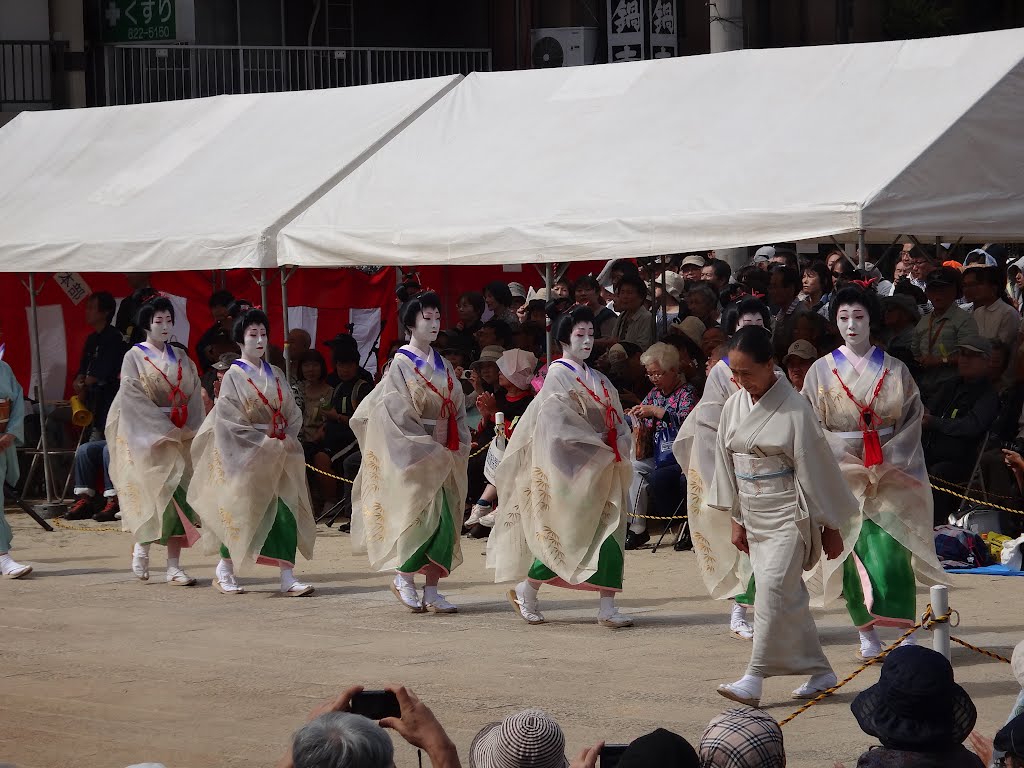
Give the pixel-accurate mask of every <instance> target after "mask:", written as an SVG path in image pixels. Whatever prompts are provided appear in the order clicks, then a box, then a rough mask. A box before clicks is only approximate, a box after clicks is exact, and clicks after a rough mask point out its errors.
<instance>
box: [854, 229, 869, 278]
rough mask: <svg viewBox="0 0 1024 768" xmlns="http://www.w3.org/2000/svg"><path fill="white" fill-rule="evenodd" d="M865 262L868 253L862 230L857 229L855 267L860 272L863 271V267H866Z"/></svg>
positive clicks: (866, 261)
mask: <svg viewBox="0 0 1024 768" xmlns="http://www.w3.org/2000/svg"><path fill="white" fill-rule="evenodd" d="M867 263H868V254H867V251H866V250H865V245H864V230H863V229H859V230H857V269H859V270H860V271H861V272H863V271H865V269H867V267H866V266H865V265H866V264H867Z"/></svg>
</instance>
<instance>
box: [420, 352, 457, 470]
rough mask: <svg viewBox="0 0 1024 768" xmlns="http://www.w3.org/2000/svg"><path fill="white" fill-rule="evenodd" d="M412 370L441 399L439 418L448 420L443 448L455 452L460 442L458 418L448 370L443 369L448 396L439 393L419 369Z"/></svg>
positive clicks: (452, 384)
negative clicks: (446, 379) (446, 377)
mask: <svg viewBox="0 0 1024 768" xmlns="http://www.w3.org/2000/svg"><path fill="white" fill-rule="evenodd" d="M413 370H415V371H416V375H417V376H419V377H420V378H421V379H423V383H424V384H426V385H427V387H428V388H429V389H430V391H431V392H433V393H434V394H435V395H437V396H438V397H440V398H441V414H440V418H442V419H447V420H448V432H447V437H448V439H447V442H446V443H445V447H446V448H447V449H448V450H449V451H457V450H459V445H460V440H459V421H458V418H457V417H458V411H456V409H455V401H454V400H452V391H453V389H454V386H455V384H454V382H453V381H452V375H451V373H448V370H447V369H445V373H446V374H447V376H448V394H447V395H445V394H442V393H441V390H439V389H438V388H437V387H435V386H434V383H433V382H432V381H431V380H430V379H428V378H427V377H426V376H424V375H423V373H422V372H421V371H420V369H419V367H416V368H414V369H413Z"/></svg>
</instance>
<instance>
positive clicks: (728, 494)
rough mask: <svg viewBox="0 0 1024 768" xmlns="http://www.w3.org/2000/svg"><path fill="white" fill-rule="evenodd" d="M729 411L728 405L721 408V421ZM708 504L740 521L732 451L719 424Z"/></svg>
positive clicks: (728, 415) (725, 419) (728, 416)
mask: <svg viewBox="0 0 1024 768" xmlns="http://www.w3.org/2000/svg"><path fill="white" fill-rule="evenodd" d="M731 412H732V409H730V408H728V407H726V408H725V409H723V410H722V423H725V422H726V421H727V420H728V419H729V418H730V414H731ZM708 506H709V507H711V508H712V509H718V510H721V511H723V512H728V513H729V514H730V516H731V517H732V519H733V520H734V521H735V522H737V523H741V522H742V520H741V519H740V504H739V490H738V488H737V487H736V470H735V468H734V467H733V461H732V451H730V450H729V447H728V445H727V443H726V436H725V432H724V430H723V429H722V427H721V425H719V427H718V438H717V442H716V444H715V477H714V481H713V482H712V483H711V490H710V492H709V494H708Z"/></svg>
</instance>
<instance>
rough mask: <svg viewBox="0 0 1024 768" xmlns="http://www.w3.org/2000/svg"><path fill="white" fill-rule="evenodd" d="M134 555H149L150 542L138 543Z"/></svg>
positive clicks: (133, 551)
mask: <svg viewBox="0 0 1024 768" xmlns="http://www.w3.org/2000/svg"><path fill="white" fill-rule="evenodd" d="M132 557H149V544H136V545H135V549H133V550H132Z"/></svg>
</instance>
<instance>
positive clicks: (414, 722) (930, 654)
mask: <svg viewBox="0 0 1024 768" xmlns="http://www.w3.org/2000/svg"><path fill="white" fill-rule="evenodd" d="M1012 664H1013V672H1014V675H1015V677H1016V678H1017V681H1018V683H1019V684H1021V685H1022V690H1021V693H1020V694H1019V695H1018V696H1017V698H1016V700H1015V701H1014V702H1013V704H1012V706H1011V707H1010V712H1009V717H1008V718H1007V720H1006V722H1005V724H1004V725H1003V727H1002V728H1001V729H999V730H998V732H997V733H996V734H995V737H994V738H990V737H988V736H986V735H985V734H983V733H980V732H978V731H976V730H975V726H976V723H977V719H978V713H977V709H976V708H975V705H974V702H973V701H972V700H971V697H970V696H969V695H968V693H967V691H966V690H964V689H963V688H962V687H961V686H959V685H957V683H956V681H955V679H954V674H953V668H952V666H951V665H950V663H949V661H947V660H946V659H945V657H943V656H942V655H941V654H939V653H936V652H935V651H932V650H929V649H927V648H923V647H921V646H917V645H909V646H902V647H900V648H897V649H895V650H894V651H892V652H890V653H889V655H888V656H887V657H886V659H885V661H884V662H883V663H882V668H881V674H880V677H879V680H878V682H877V683H875V684H874V685H872V686H869V687H868V688H867V689H865V690H863V691H862V692H860V693H859V694H858V695H857V696H856V697H855V698H854V699H853V701H852V702H851V703H850V710H851V712H852V715H853V717H854V719H855V720H856V723H857V725H858V726H859V727H860V729H861V731H863V732H864V733H865V734H866V735H868V736H870V737H871V738H872V739H874V740H875V742H876V743H871V744H865V750H864V752H863V753H862V754H861V755H860V756H859V757H858V758H857V762H856V766H857V768H987V767H988V766H990V765H999V766H1003V767H1004V768H1021V766H1024V713H1022V709H1024V705H1022V701H1024V642H1022V643H1020V644H1019V645H1018V646H1017V648H1016V649H1015V651H1014V654H1013V661H1012ZM386 690H387V692H388V693H389V694H391V695H393V697H394V698H393V701H394V702H395V703H396V704H397V709H398V712H397V716H393V717H385V718H382V719H379V720H374V719H371V718H370V717H368V716H364V715H365V714H369V713H364V712H363V705H362V703H361V700H360V698H359V695H360V694H361V693H362V691H363V689H362V688H361V687H358V686H356V687H353V688H349V689H348V690H346V691H344V692H343V693H341V694H340V695H339V696H338V697H337V698H336V699H333V700H331V701H328V702H326V703H325V704H323V705H321V706H320V707H318V708H317V709H316V710H314V711H313V712H312V714H311V715H310V717H309V721H308V722H307V724H306V725H304V726H303V727H302V728H300V729H299V730H298V731H296V733H295V734H294V736H293V738H292V743H291V745H290V747H289V749H288V750H287V752H286V754H285V755H284V757H282V758H281V760H280V762H279V763H278V768H392V767H393V766H395V765H396V764H397V763H396V760H395V747H394V744H393V742H392V740H391V738H389V736H388V734H387V733H386V730H392V731H394V732H395V733H397V734H398V735H399V736H400V737H401V738H402V739H403V740H404V741H405V742H406V743H408V744H410V745H412V746H413V747H416V748H417V749H420V750H422V751H423V752H426V754H427V757H428V758H429V759H430V763H431V765H434V766H445V767H446V768H451V767H452V766H459V765H461V761H460V757H459V752H460V750H459V748H458V746H457V745H456V744H455V743H454V741H453V740H452V739H451V738H450V737H449V736H448V734H447V733H446V731H445V729H444V727H443V726H442V725H441V723H440V721H439V720H438V718H437V717H436V716H435V715H434V713H433V712H432V711H431V709H430V708H429V707H428V706H427V705H426V704H424V703H423V702H422V701H421V700H420V699H419V697H417V696H416V694H415V693H413V692H412V691H411V690H409V689H408V688H405V687H390V688H388V689H386ZM380 695H381V694H378V697H379V696H380ZM837 716H841V715H837ZM968 744H969V745H970V747H971V748H970V749H968V746H967V745H968ZM972 750H973V751H972ZM463 754H464V755H465V756H466V757H467V758H468V762H469V765H470V766H473V767H474V768H567V767H568V768H595V767H596V766H598V765H617V766H618V768H648V767H649V768H664V766H672V767H673V768H784V766H785V765H786V748H785V740H784V738H783V732H782V728H781V726H780V725H779V723H778V722H776V720H775V719H774V718H773V717H772V716H771V715H770V714H768V713H767V712H764V711H762V710H759V709H751V708H739V709H730V710H727V711H725V712H723V713H722V714H720V715H717V716H715V717H714V718H712V720H711V722H710V723H708V725H707V727H706V728H705V729H704V731H703V733H702V734H701V735H700V737H699V739H694V741H693V743H692V744H691V742H690V741H688V740H687V739H686V738H685V737H683V736H682V735H679V734H677V733H674V732H672V731H670V730H667V729H665V728H660V727H659V728H656V729H655V730H653V731H651V732H650V733H647V734H645V735H643V736H640V737H639V738H637V739H634V740H633V741H631V742H629V743H628V744H619V745H613V744H611V743H607V744H606V743H605V742H604V741H600V742H598V743H597V744H594V745H591V746H588V747H585V748H583V749H582V750H581V751H580V752H578V753H577V754H576V757H575V758H574V759H572V758H570V757H569V756H568V755H567V754H566V738H565V733H564V732H563V730H562V728H561V726H560V725H559V723H558V722H557V720H556V719H555V718H554V717H552V716H551V715H550V714H549V713H547V712H545V711H544V710H542V709H526V710H522V711H519V712H513V713H511V714H509V715H508V716H506V717H505V718H504V719H503V720H501V721H499V722H494V723H490V724H489V725H486V726H484V727H483V728H482V729H481V730H480V731H479V732H478V733H477V734H476V736H475V737H474V738H473V740H472V742H471V743H470V744H469V745H468V749H466V750H464V751H463ZM836 766H837V768H842V765H841V764H839V763H836Z"/></svg>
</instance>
